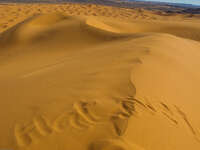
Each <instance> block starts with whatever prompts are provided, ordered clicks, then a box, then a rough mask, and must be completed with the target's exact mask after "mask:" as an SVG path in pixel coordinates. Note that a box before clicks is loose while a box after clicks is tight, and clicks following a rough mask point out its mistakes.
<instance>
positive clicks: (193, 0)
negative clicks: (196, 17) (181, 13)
mask: <svg viewBox="0 0 200 150" xmlns="http://www.w3.org/2000/svg"><path fill="white" fill-rule="evenodd" d="M145 1H159V2H171V3H185V4H193V5H200V0H145Z"/></svg>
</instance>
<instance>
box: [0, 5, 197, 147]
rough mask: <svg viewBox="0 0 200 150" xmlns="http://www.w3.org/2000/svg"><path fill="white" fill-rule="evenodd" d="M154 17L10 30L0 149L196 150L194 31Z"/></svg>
mask: <svg viewBox="0 0 200 150" xmlns="http://www.w3.org/2000/svg"><path fill="white" fill-rule="evenodd" d="M27 6H28V5H27ZM42 6H43V5H42ZM72 6H73V5H72ZM10 7H13V6H10ZM15 7H17V5H16V6H15ZM23 7H25V6H23ZM31 7H34V9H35V8H37V9H40V10H41V11H42V10H43V9H42V8H41V6H38V5H33V6H32V5H31ZM53 7H55V6H53ZM60 7H61V6H59V8H60ZM63 7H64V6H63ZM74 7H75V6H73V8H74ZM79 7H82V6H81V5H80V6H79ZM91 7H94V6H93V5H92V6H87V8H88V9H86V10H87V11H90V10H93V11H94V10H95V9H96V8H101V6H95V8H94V9H92V8H91ZM47 8H48V9H49V10H52V8H51V9H50V7H47ZM75 8H76V7H75ZM103 8H104V7H103V6H102V9H103ZM113 9H116V11H117V8H113ZM44 10H45V9H44ZM72 10H73V12H76V10H74V9H72ZM119 10H120V9H119ZM84 11H85V10H84ZM112 11H113V10H112ZM120 11H121V10H120ZM120 11H119V12H120ZM123 11H125V10H123ZM129 11H130V10H127V12H129ZM134 11H136V10H134ZM97 12H98V11H97ZM104 12H106V11H104ZM136 12H137V11H136ZM145 13H147V14H149V15H150V16H151V15H153V14H154V13H153V12H145ZM132 14H133V15H135V13H133V12H132ZM141 14H142V12H138V15H141ZM159 17H160V18H162V16H159V15H157V21H156V20H154V19H153V20H145V18H143V19H141V20H140V19H139V20H137V19H136V20H131V19H130V18H126V19H124V18H123V17H119V16H118V17H115V18H112V17H107V16H106V15H99V16H98V17H97V16H95V15H91V16H90V15H84V13H83V14H81V15H73V16H72V15H69V14H68V13H63V12H56V13H45V14H35V15H32V16H30V17H24V19H23V21H22V22H21V23H19V24H17V25H10V28H9V29H7V30H5V31H4V32H2V33H1V34H0V59H1V61H0V83H1V84H0V92H1V100H0V106H1V110H0V118H3V119H2V120H1V124H0V133H1V134H0V148H6V149H20V150H23V149H30V150H44V149H52V150H53V149H54V150H55V149H60V150H63V149H76V150H104V149H105V150H160V149H163V150H179V149H181V150H188V149H192V150H198V149H199V148H200V128H199V127H200V119H199V117H198V114H199V113H200V111H199V109H198V108H199V103H200V102H199V98H200V96H199V91H198V89H199V86H200V84H199V83H200V71H199V69H198V68H199V65H200V61H199V57H200V51H199V50H200V43H199V42H198V41H199V40H200V33H199V31H200V30H199V28H200V26H199V23H198V21H195V19H194V20H189V21H186V20H183V22H182V23H180V22H179V21H178V20H179V19H180V18H184V17H183V16H179V17H177V20H176V21H173V22H172V21H170V19H169V18H168V19H169V20H168V21H163V20H164V19H163V18H162V19H159ZM21 18H23V17H21ZM122 20H123V22H121V21H122ZM16 23H17V22H16Z"/></svg>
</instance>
